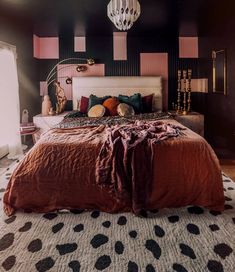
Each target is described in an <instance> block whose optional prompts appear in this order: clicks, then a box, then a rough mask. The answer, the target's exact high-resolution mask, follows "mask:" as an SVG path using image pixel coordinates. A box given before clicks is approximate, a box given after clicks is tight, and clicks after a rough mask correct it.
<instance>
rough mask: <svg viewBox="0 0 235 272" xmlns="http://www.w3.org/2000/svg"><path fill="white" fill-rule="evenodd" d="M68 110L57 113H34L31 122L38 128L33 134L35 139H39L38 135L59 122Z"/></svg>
mask: <svg viewBox="0 0 235 272" xmlns="http://www.w3.org/2000/svg"><path fill="white" fill-rule="evenodd" d="M68 113H69V112H68V111H67V112H66V111H65V112H62V113H61V114H58V115H46V116H42V115H41V114H38V115H35V116H34V117H33V123H34V124H35V125H36V127H37V128H39V131H38V132H37V133H36V134H35V135H34V137H35V140H36V141H37V140H39V138H40V135H41V134H42V133H44V132H46V131H48V130H49V129H51V128H53V127H54V126H55V125H57V124H59V123H60V122H61V121H62V120H63V119H64V117H65V115H66V114H68Z"/></svg>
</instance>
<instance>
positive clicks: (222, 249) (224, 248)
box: [214, 243, 233, 259]
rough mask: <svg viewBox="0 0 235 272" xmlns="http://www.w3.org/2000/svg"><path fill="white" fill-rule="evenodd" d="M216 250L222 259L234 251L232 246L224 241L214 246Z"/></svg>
mask: <svg viewBox="0 0 235 272" xmlns="http://www.w3.org/2000/svg"><path fill="white" fill-rule="evenodd" d="M214 252H215V253H216V254H218V255H219V256H220V257H221V258H222V259H225V258H226V257H228V256H229V255H230V254H231V253H232V252H233V250H232V248H231V247H230V246H228V245H226V244H224V243H222V244H218V245H216V246H215V247H214Z"/></svg>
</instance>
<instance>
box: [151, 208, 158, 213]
mask: <svg viewBox="0 0 235 272" xmlns="http://www.w3.org/2000/svg"><path fill="white" fill-rule="evenodd" d="M150 212H151V213H158V212H159V211H158V209H153V210H151V211H150Z"/></svg>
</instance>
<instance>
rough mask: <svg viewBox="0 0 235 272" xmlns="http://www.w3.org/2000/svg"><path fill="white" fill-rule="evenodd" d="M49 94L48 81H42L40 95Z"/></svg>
mask: <svg viewBox="0 0 235 272" xmlns="http://www.w3.org/2000/svg"><path fill="white" fill-rule="evenodd" d="M46 94H48V88H47V82H46V81H40V96H44V95H46Z"/></svg>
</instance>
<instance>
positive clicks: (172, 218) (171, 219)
mask: <svg viewBox="0 0 235 272" xmlns="http://www.w3.org/2000/svg"><path fill="white" fill-rule="evenodd" d="M179 219H180V218H179V216H178V215H171V216H169V217H168V220H169V222H170V223H176V222H178V221H179Z"/></svg>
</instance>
